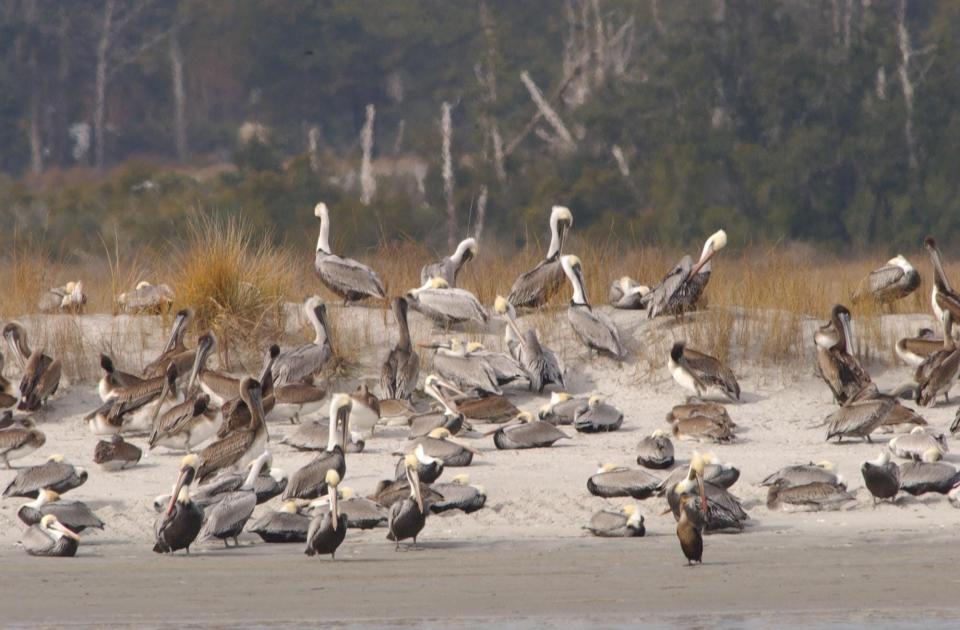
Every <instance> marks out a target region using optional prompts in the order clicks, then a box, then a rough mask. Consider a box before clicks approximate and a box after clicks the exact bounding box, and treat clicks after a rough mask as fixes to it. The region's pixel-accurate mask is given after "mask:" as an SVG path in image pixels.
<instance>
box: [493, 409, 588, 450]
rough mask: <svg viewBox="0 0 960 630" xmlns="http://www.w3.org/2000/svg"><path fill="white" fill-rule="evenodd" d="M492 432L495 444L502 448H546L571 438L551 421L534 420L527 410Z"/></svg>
mask: <svg viewBox="0 0 960 630" xmlns="http://www.w3.org/2000/svg"><path fill="white" fill-rule="evenodd" d="M491 433H492V434H493V444H494V445H495V446H496V447H497V448H498V449H501V450H505V449H522V448H545V447H547V446H553V443H554V442H556V441H557V440H562V439H564V438H566V439H568V440H569V439H570V436H569V435H567V434H566V433H564V432H563V431H561V430H560V429H558V428H557V427H555V426H554V425H552V424H550V423H549V422H544V421H543V420H534V419H533V416H531V415H530V413H529V412H527V411H521V412H520V413H519V414H517V418H516V420H515V421H514V422H509V423H507V424H504V425H502V426H501V427H500V428H499V429H497V430H495V431H492V432H491ZM488 435H490V434H488Z"/></svg>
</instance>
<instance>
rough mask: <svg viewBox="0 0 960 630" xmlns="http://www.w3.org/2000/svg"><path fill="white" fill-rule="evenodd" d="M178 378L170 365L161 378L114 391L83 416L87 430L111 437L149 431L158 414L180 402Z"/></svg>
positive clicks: (150, 379) (175, 368)
mask: <svg viewBox="0 0 960 630" xmlns="http://www.w3.org/2000/svg"><path fill="white" fill-rule="evenodd" d="M177 377H178V372H177V364H176V363H172V362H171V363H169V364H168V365H167V373H166V374H165V375H164V376H162V377H154V378H149V379H146V380H144V381H141V382H140V383H138V384H136V385H131V386H130V387H123V388H115V389H114V390H112V392H111V394H110V397H109V398H107V401H106V402H105V403H103V404H102V405H100V407H98V408H97V409H95V410H94V411H92V412H91V413H89V414H87V415H86V416H85V417H84V421H85V422H86V423H87V427H88V428H89V429H90V431H91V432H92V433H93V434H94V435H111V434H114V433H119V432H120V431H121V430H126V431H150V430H152V428H153V420H154V418H155V417H156V416H157V414H158V413H161V412H162V411H164V410H166V409H168V408H170V407H172V406H174V405H176V404H178V403H179V402H180V400H181V398H180V392H179V391H178V388H177ZM128 415H129V418H127V416H128Z"/></svg>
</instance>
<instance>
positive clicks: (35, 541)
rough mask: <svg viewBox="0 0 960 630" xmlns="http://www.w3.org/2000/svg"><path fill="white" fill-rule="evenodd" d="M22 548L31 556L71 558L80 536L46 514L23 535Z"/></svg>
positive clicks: (75, 551) (55, 518)
mask: <svg viewBox="0 0 960 630" xmlns="http://www.w3.org/2000/svg"><path fill="white" fill-rule="evenodd" d="M22 542H23V548H24V549H26V551H27V553H28V554H30V555H31V556H49V557H58V558H72V557H73V556H75V555H77V547H78V546H79V543H80V536H78V535H77V533H76V532H74V531H72V530H70V529H69V528H68V527H66V526H65V525H63V524H62V523H60V522H59V521H58V520H57V517H56V516H54V515H53V514H47V515H46V516H44V517H43V518H42V519H40V522H39V523H37V524H36V525H33V526H32V527H30V529H28V530H27V531H26V533H24V535H23V541H22Z"/></svg>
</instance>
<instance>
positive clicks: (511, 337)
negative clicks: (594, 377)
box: [493, 295, 566, 393]
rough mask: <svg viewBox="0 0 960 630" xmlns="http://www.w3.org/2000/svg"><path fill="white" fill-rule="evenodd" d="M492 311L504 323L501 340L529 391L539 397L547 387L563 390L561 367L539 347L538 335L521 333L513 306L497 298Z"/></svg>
mask: <svg viewBox="0 0 960 630" xmlns="http://www.w3.org/2000/svg"><path fill="white" fill-rule="evenodd" d="M493 308H494V310H495V311H496V312H497V313H498V314H499V315H502V316H503V317H505V318H506V320H507V326H506V328H505V329H504V340H505V341H506V342H507V349H508V350H509V352H510V356H512V357H513V358H514V360H516V362H517V363H518V364H519V365H520V366H521V368H523V370H524V371H525V373H526V377H527V379H528V380H529V383H530V389H531V390H535V391H537V392H538V393H542V392H543V388H544V387H546V386H547V385H550V384H556V385H559V386H560V387H561V388H563V387H566V385H565V384H564V382H563V372H564V369H563V365H562V364H561V363H560V360H559V359H558V358H557V355H556V354H555V353H554V352H553V350H551V349H550V348H548V347H547V346H544V345H543V344H541V343H540V338H539V337H538V336H537V331H536V330H534V329H533V328H528V329H527V330H526V331H524V332H522V333H521V332H520V328H519V327H518V326H517V319H516V312H515V311H514V308H513V304H510V302H508V301H507V299H506V298H505V297H503V296H501V295H498V296H497V298H496V300H495V302H494V306H493Z"/></svg>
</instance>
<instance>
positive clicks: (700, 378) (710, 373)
mask: <svg viewBox="0 0 960 630" xmlns="http://www.w3.org/2000/svg"><path fill="white" fill-rule="evenodd" d="M667 365H668V367H669V368H670V375H671V376H672V377H673V380H675V381H676V382H677V384H679V385H680V386H681V387H683V388H685V389H688V390H690V391H692V392H693V393H694V394H695V395H696V396H698V397H704V396H712V395H720V396H723V397H724V398H726V399H727V400H729V401H731V402H736V401H739V400H740V384H739V383H738V382H737V377H736V376H734V374H733V372H732V371H731V370H730V368H728V367H727V366H725V365H724V364H722V363H720V361H719V360H718V359H716V358H714V357H712V356H710V355H709V354H704V353H702V352H698V351H696V350H692V349H690V348H687V347H686V345H685V344H684V342H682V341H678V342H676V343H675V344H673V347H672V348H671V349H670V358H669V360H668V361H667Z"/></svg>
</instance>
